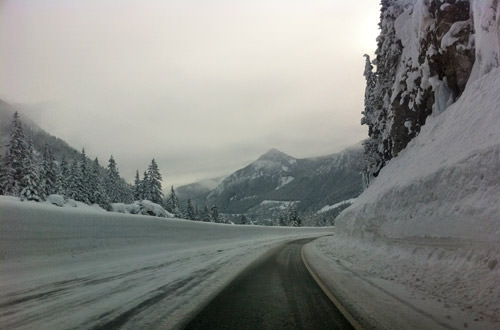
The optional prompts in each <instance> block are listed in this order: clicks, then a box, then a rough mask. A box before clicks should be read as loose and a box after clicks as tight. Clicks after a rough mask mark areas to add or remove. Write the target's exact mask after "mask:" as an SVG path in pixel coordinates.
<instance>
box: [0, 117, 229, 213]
mask: <svg viewBox="0 0 500 330" xmlns="http://www.w3.org/2000/svg"><path fill="white" fill-rule="evenodd" d="M0 194H1V195H7V196H14V197H19V198H20V199H21V200H29V201H37V202H41V201H44V200H46V199H47V197H48V196H50V195H54V194H56V195H61V196H63V197H64V198H66V199H72V200H75V201H79V202H83V203H86V204H89V205H92V204H98V205H99V206H101V207H102V208H104V209H106V210H110V209H111V204H112V203H132V202H133V201H142V200H149V201H151V202H153V203H156V204H159V205H161V206H162V207H163V208H164V209H165V210H167V211H169V212H170V213H172V214H173V215H175V216H176V217H180V218H186V219H190V220H199V221H207V222H223V223H226V222H227V221H226V220H225V219H224V217H223V216H222V215H220V214H219V211H218V208H217V206H216V205H214V206H212V207H211V208H208V207H207V206H205V207H204V208H202V209H199V208H198V207H197V206H195V205H193V203H192V202H191V200H190V199H188V200H187V203H186V204H185V205H181V203H180V201H179V199H178V198H177V195H176V194H175V190H174V187H173V186H172V187H171V190H170V194H169V195H168V196H164V194H163V190H162V175H161V173H160V169H159V167H158V164H157V162H156V160H155V159H154V158H153V159H152V160H151V163H150V165H149V166H148V168H147V169H146V170H145V171H144V172H143V175H142V178H141V177H140V175H139V170H136V175H135V180H134V184H133V185H131V184H129V183H127V182H126V181H125V180H124V179H123V178H121V177H120V173H119V170H118V165H117V163H116V161H115V159H114V158H113V156H112V155H111V156H110V158H109V161H108V164H107V167H106V168H104V167H102V166H101V165H100V163H99V160H98V158H97V157H96V158H95V159H94V160H91V159H89V158H88V157H87V155H86V154H85V149H82V151H81V152H80V153H79V154H78V156H77V157H76V158H73V159H67V158H66V157H65V156H64V155H63V156H62V157H61V159H60V160H57V159H56V157H55V155H54V152H53V150H52V149H51V148H50V146H49V145H48V144H45V145H44V146H43V150H35V148H34V144H33V140H32V138H31V137H29V136H27V135H26V134H25V133H24V130H23V126H22V122H21V120H20V117H19V113H18V112H16V113H15V114H14V117H13V119H12V122H11V125H10V132H9V141H8V143H7V145H6V150H5V153H4V155H3V156H2V154H1V153H0Z"/></svg>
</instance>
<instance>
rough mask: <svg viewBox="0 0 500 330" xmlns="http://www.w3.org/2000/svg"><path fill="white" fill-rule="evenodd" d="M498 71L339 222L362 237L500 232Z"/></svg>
mask: <svg viewBox="0 0 500 330" xmlns="http://www.w3.org/2000/svg"><path fill="white" fill-rule="evenodd" d="M499 127H500V69H498V68H497V69H495V70H493V71H491V72H490V73H489V74H487V75H486V76H485V77H483V78H481V79H479V80H477V81H475V82H474V83H472V84H471V85H469V86H468V88H467V89H466V90H465V92H464V93H463V95H462V96H461V98H460V99H459V100H458V101H457V102H456V103H454V104H453V105H452V106H450V107H449V108H448V109H447V110H446V111H444V112H443V113H441V114H439V115H437V116H434V117H430V118H428V121H427V124H426V125H425V126H424V127H423V128H422V130H421V132H420V135H419V136H417V137H416V138H415V139H414V140H413V141H411V142H410V143H409V144H408V146H407V148H406V149H405V150H404V151H402V152H401V153H400V155H399V156H398V157H397V158H395V159H393V160H391V161H390V162H389V163H388V165H387V166H386V167H385V168H383V169H382V171H381V172H380V175H379V176H378V177H377V178H376V179H375V180H374V182H373V183H372V184H371V185H370V186H369V187H368V189H367V190H366V191H365V192H363V194H361V196H359V197H358V198H357V200H356V201H355V202H354V204H353V205H352V206H351V207H349V208H348V209H346V210H345V211H344V212H343V213H341V215H340V216H339V218H337V224H338V226H339V228H340V229H341V230H343V231H344V232H346V233H349V234H353V235H356V236H366V235H368V236H373V235H375V236H377V235H381V236H389V237H405V236H434V237H460V238H469V239H474V240H498V238H499V237H500V203H498V200H499V196H500V129H499Z"/></svg>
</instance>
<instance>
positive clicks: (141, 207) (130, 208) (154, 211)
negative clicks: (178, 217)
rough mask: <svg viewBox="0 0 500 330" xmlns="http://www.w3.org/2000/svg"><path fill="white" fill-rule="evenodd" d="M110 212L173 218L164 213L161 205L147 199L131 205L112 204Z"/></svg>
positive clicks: (166, 212) (171, 215) (168, 213)
mask: <svg viewBox="0 0 500 330" xmlns="http://www.w3.org/2000/svg"><path fill="white" fill-rule="evenodd" d="M111 211H112V212H117V213H125V214H141V215H152V216H155V217H161V218H174V217H175V216H174V215H173V214H172V213H170V212H168V211H166V210H165V209H164V208H163V207H162V206H161V205H159V204H156V203H153V202H151V201H149V200H147V199H145V200H142V201H135V202H133V203H131V204H124V203H112V204H111Z"/></svg>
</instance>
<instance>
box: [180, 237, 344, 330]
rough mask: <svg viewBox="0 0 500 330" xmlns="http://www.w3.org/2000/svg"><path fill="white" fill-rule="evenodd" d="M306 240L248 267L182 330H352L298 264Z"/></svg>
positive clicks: (283, 248) (292, 243) (298, 241)
mask: <svg viewBox="0 0 500 330" xmlns="http://www.w3.org/2000/svg"><path fill="white" fill-rule="evenodd" d="M310 241H311V240H310V239H301V240H296V241H293V242H289V243H286V244H285V245H284V246H282V247H280V248H278V249H276V250H275V251H274V253H272V254H271V255H269V256H267V257H265V258H262V259H261V260H259V261H258V262H256V263H255V264H253V265H252V266H251V267H250V268H249V269H247V270H246V271H245V272H244V273H242V274H241V275H240V276H238V278H237V279H235V280H234V281H233V282H232V283H231V284H230V285H229V286H228V287H227V288H225V289H224V290H223V291H222V292H221V293H220V294H219V295H218V296H217V297H216V298H215V299H214V300H213V301H212V302H211V303H210V304H209V305H207V306H206V307H205V308H204V309H203V310H202V311H201V312H200V313H199V314H198V315H197V316H196V317H195V318H194V319H193V320H191V321H190V323H189V324H188V325H187V326H186V327H185V329H186V330H196V329H213V330H217V329H243V330H244V329H249V330H250V329H252V330H253V329H264V330H265V329H311V330H313V329H322V330H327V329H346V330H347V329H352V327H351V325H350V324H349V323H348V322H347V321H346V319H345V318H344V316H342V314H341V313H340V312H339V311H338V310H337V309H336V308H335V306H334V305H333V303H332V302H331V301H330V300H329V299H328V298H327V297H326V295H325V294H323V292H322V291H321V289H320V288H319V286H318V285H317V284H316V282H315V281H314V280H313V279H312V277H311V275H309V273H308V271H307V269H306V267H305V266H304V264H303V262H302V258H301V250H302V246H303V245H304V244H306V243H307V242H310Z"/></svg>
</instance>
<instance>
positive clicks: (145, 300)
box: [0, 196, 328, 329]
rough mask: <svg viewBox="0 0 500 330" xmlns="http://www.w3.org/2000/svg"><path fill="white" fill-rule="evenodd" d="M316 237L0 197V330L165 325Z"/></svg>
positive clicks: (311, 231)
mask: <svg viewBox="0 0 500 330" xmlns="http://www.w3.org/2000/svg"><path fill="white" fill-rule="evenodd" d="M325 233H328V230H326V229H325V228H300V229H297V228H277V227H260V226H241V225H240V226H234V225H222V224H211V223H202V222H193V221H188V220H175V219H163V218H156V217H150V216H138V215H128V214H119V213H110V212H102V211H98V210H90V209H83V208H82V209H80V208H58V207H54V206H52V205H49V204H45V203H29V202H24V203H22V202H19V201H17V200H15V199H11V198H8V197H4V196H2V197H0V257H1V259H2V266H1V267H0V306H1V309H2V313H0V328H2V329H88V328H93V327H100V326H101V327H105V328H114V327H121V328H124V329H139V328H158V327H161V328H165V329H170V328H174V327H176V326H178V325H179V322H181V321H183V319H184V318H186V316H189V314H190V313H192V312H193V310H194V309H196V308H197V306H199V305H200V304H202V303H203V302H204V301H206V300H207V299H209V298H210V297H211V295H213V294H214V293H215V292H217V290H219V289H220V288H221V287H223V286H224V285H226V284H227V282H228V281H229V280H231V279H232V278H233V277H234V276H235V275H236V274H237V273H238V272H239V271H241V270H242V269H244V268H245V267H246V266H247V265H249V264H250V263H251V262H252V261H254V260H255V259H257V258H258V257H259V256H260V255H262V254H264V253H265V252H267V251H269V250H270V249H271V248H272V247H274V246H276V245H278V244H280V243H282V242H284V241H286V240H290V239H294V238H299V237H310V236H317V235H321V234H325Z"/></svg>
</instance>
